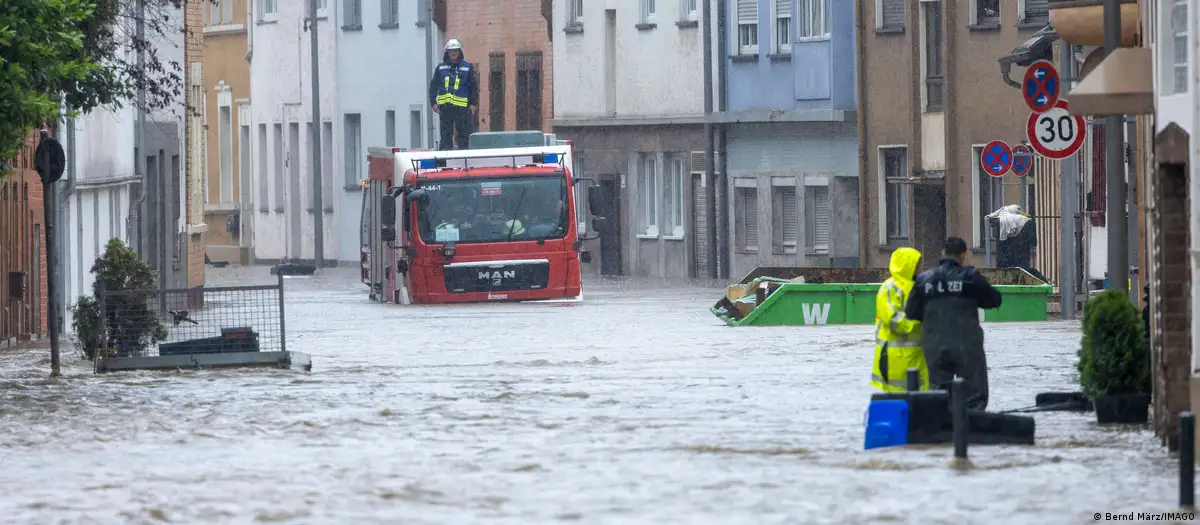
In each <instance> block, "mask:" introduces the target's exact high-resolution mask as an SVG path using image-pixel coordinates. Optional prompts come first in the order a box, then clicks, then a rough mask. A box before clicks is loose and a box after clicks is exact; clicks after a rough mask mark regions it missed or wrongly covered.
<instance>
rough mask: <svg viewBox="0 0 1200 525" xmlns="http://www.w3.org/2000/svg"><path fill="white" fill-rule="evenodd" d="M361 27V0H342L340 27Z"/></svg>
mask: <svg viewBox="0 0 1200 525" xmlns="http://www.w3.org/2000/svg"><path fill="white" fill-rule="evenodd" d="M361 28H362V0H342V29H361Z"/></svg>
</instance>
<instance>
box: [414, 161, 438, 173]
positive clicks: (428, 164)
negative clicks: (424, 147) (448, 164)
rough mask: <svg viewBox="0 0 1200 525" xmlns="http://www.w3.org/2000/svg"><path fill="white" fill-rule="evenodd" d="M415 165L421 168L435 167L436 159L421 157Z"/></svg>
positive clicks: (429, 168)
mask: <svg viewBox="0 0 1200 525" xmlns="http://www.w3.org/2000/svg"><path fill="white" fill-rule="evenodd" d="M418 162H419V163H418V164H417V167H418V168H419V169H423V170H431V169H433V168H436V167H437V159H421V160H420V161H418Z"/></svg>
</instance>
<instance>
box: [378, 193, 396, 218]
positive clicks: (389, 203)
mask: <svg viewBox="0 0 1200 525" xmlns="http://www.w3.org/2000/svg"><path fill="white" fill-rule="evenodd" d="M379 216H380V222H382V223H383V224H385V225H390V224H396V199H393V198H391V197H384V198H383V199H382V200H380V201H379Z"/></svg>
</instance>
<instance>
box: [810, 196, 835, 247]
mask: <svg viewBox="0 0 1200 525" xmlns="http://www.w3.org/2000/svg"><path fill="white" fill-rule="evenodd" d="M808 189H809V190H810V191H812V195H813V200H812V205H813V209H812V218H813V223H812V242H811V243H810V244H811V245H812V246H813V248H816V249H818V250H828V249H829V229H830V228H829V227H830V217H829V215H830V214H829V187H828V186H809V187H808Z"/></svg>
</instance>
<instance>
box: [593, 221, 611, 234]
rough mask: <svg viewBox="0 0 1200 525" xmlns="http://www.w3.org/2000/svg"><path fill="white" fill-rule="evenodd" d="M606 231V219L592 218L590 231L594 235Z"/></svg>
mask: <svg viewBox="0 0 1200 525" xmlns="http://www.w3.org/2000/svg"><path fill="white" fill-rule="evenodd" d="M607 229H608V219H606V218H604V217H592V231H594V232H596V233H604V232H605V231H606V230H607Z"/></svg>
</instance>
